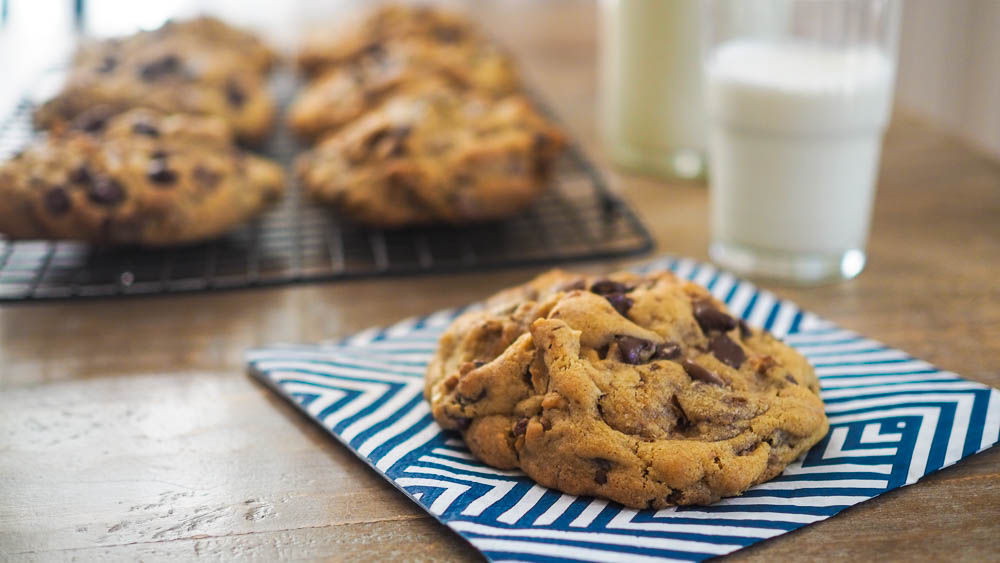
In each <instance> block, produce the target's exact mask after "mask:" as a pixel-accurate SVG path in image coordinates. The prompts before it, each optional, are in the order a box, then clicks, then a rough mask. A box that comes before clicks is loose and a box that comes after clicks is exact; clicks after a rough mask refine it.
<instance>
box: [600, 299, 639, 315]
mask: <svg viewBox="0 0 1000 563" xmlns="http://www.w3.org/2000/svg"><path fill="white" fill-rule="evenodd" d="M605 298H606V299H607V300H608V302H610V303H611V306H612V307H614V308H615V311H618V314H620V315H621V316H623V317H624V316H625V315H626V314H627V313H628V310H629V309H631V308H632V304H633V303H634V301H632V299H631V298H630V297H628V296H627V295H625V294H624V293H612V294H611V295H606V296H605Z"/></svg>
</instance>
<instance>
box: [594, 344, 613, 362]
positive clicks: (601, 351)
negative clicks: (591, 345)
mask: <svg viewBox="0 0 1000 563" xmlns="http://www.w3.org/2000/svg"><path fill="white" fill-rule="evenodd" d="M610 350H611V346H610V345H604V346H601V347H600V348H598V349H597V357H598V358H600V359H602V360H604V359H607V357H608V352H609V351H610Z"/></svg>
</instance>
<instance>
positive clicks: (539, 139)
mask: <svg viewBox="0 0 1000 563" xmlns="http://www.w3.org/2000/svg"><path fill="white" fill-rule="evenodd" d="M563 145H564V138H563V136H562V134H561V133H560V132H559V130H558V129H557V128H556V127H555V126H554V125H552V124H551V123H550V122H549V121H548V120H546V119H545V118H544V117H542V116H541V115H539V114H538V113H537V112H536V111H535V109H534V108H533V107H532V105H531V104H530V103H529V102H528V100H527V99H525V98H524V97H523V96H520V95H512V96H507V97H505V98H502V99H499V100H496V99H492V98H485V97H478V96H475V95H470V94H469V93H468V92H460V91H456V90H455V89H454V88H451V87H450V86H449V85H448V84H445V83H442V82H439V81H433V80H432V81H428V82H422V83H418V84H410V85H408V86H407V87H406V88H405V90H404V91H401V92H399V93H397V94H396V95H395V96H394V97H393V98H391V99H390V100H389V101H387V102H386V103H385V104H384V105H383V106H381V107H380V108H379V109H377V110H374V111H371V112H369V113H367V114H365V115H364V116H363V117H361V118H359V119H358V120H356V121H354V122H353V123H351V124H350V125H348V126H347V127H344V128H343V129H341V130H340V131H338V132H337V133H335V134H333V135H331V136H329V137H328V138H327V139H326V140H324V141H323V142H322V143H320V144H319V145H318V146H316V147H315V148H314V149H312V150H311V151H309V152H307V153H306V154H304V155H303V156H301V157H300V158H299V161H298V162H297V171H298V174H299V177H300V178H301V180H302V182H303V184H304V185H305V187H306V189H307V191H308V193H309V194H310V195H311V196H312V197H314V198H315V199H317V200H319V201H321V202H326V203H330V204H332V205H335V206H336V207H337V208H339V209H340V210H341V211H342V212H343V213H344V214H346V215H348V216H350V217H352V218H354V219H355V220H357V221H360V222H363V223H368V224H372V225H378V226H383V227H402V226H406V225H414V224H426V223H437V222H445V223H466V222H473V221H484V220H489V219H497V218H502V217H506V216H509V215H511V214H513V213H515V212H517V211H519V210H521V209H523V208H524V207H525V206H527V205H528V204H530V203H531V202H532V201H534V200H535V198H537V197H538V196H539V195H540V194H541V193H542V192H543V190H545V188H546V186H547V184H548V179H549V176H550V171H551V169H552V168H553V162H554V161H555V159H556V158H557V157H558V155H559V154H560V152H561V150H562V148H563Z"/></svg>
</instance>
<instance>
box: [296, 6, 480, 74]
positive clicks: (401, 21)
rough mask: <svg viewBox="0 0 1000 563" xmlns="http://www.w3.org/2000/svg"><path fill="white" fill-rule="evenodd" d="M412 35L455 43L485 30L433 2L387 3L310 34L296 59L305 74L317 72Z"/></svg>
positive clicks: (474, 40) (473, 40) (471, 41)
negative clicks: (422, 4) (338, 26)
mask: <svg viewBox="0 0 1000 563" xmlns="http://www.w3.org/2000/svg"><path fill="white" fill-rule="evenodd" d="M412 38H416V39H423V40H427V41H429V42H433V43H436V44H438V45H452V46H458V45H462V44H471V45H475V44H479V43H482V42H483V37H482V33H481V32H479V31H478V29H476V27H475V26H474V25H473V24H472V22H471V21H470V20H469V19H468V18H466V17H465V16H463V15H462V14H459V13H457V12H452V11H449V10H445V9H441V8H437V7H431V6H421V5H405V4H385V5H382V6H380V7H378V8H376V9H375V10H373V11H371V12H369V13H367V14H366V15H365V16H363V17H362V18H361V20H360V21H352V22H350V23H348V24H347V25H343V26H341V27H340V28H339V29H337V30H318V31H317V32H316V33H313V34H310V36H309V37H307V39H306V41H305V44H304V45H303V46H302V48H301V49H300V51H299V53H298V56H297V63H298V66H299V68H300V69H302V70H303V71H304V72H305V73H306V74H310V75H314V74H317V73H319V72H322V71H323V70H325V69H327V68H329V67H331V66H335V65H339V64H341V63H343V62H346V61H350V60H352V59H354V58H355V57H357V56H358V55H360V54H362V53H364V52H365V51H367V50H370V49H371V48H373V46H377V45H381V44H384V43H385V42H386V41H389V40H400V39H412Z"/></svg>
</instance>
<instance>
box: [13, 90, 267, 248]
mask: <svg viewBox="0 0 1000 563" xmlns="http://www.w3.org/2000/svg"><path fill="white" fill-rule="evenodd" d="M88 125H93V123H88ZM283 190H284V179H283V172H282V170H281V168H280V167H279V166H278V165H277V164H276V163H273V162H270V161H268V160H265V159H262V158H258V157H254V156H250V155H249V154H246V153H244V152H242V151H239V150H237V149H236V148H235V147H234V145H233V141H232V138H231V134H230V132H229V130H228V128H227V127H226V124H225V122H224V121H222V120H221V119H219V118H217V117H198V116H191V115H163V114H160V113H158V112H155V111H152V110H145V109H138V110H132V111H129V112H126V113H123V114H119V115H117V116H115V117H111V118H108V119H107V120H105V121H103V122H102V123H101V126H100V127H99V128H92V129H91V130H89V131H82V130H76V129H73V130H68V131H63V132H57V133H54V134H52V135H50V136H49V138H48V139H46V140H44V141H41V142H40V143H38V144H37V145H34V146H31V147H29V148H28V149H26V150H25V151H23V152H21V153H20V154H18V155H16V156H15V157H14V158H13V159H11V160H10V161H8V162H6V163H3V164H0V198H2V199H3V201H4V205H2V206H0V233H3V234H4V235H6V236H8V237H10V238H15V239H22V238H31V239H35V238H41V239H72V240H84V241H90V242H94V243H100V244H111V245H146V246H163V245H175V244H182V243H188V242H194V241H199V240H203V239H207V238H212V237H215V236H218V235H220V234H222V233H224V232H226V231H228V230H230V229H232V228H233V227H235V226H236V225H238V224H240V223H242V222H244V221H246V220H247V219H249V218H251V217H253V216H254V215H256V214H257V213H259V212H260V211H261V210H263V209H264V208H265V206H266V205H267V204H268V203H269V202H271V201H272V200H274V199H275V198H277V197H278V196H279V195H280V194H281V193H282V191H283Z"/></svg>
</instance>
